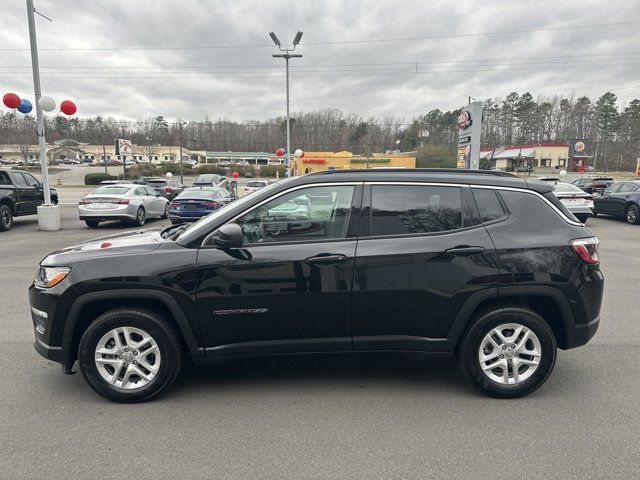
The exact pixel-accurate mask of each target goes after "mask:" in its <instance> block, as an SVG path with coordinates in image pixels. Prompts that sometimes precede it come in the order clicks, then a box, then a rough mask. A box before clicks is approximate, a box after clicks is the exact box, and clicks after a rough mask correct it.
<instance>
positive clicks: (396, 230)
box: [370, 185, 464, 236]
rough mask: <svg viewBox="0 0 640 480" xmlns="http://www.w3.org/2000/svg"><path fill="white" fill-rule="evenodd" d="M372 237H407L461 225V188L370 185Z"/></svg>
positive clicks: (442, 230)
mask: <svg viewBox="0 0 640 480" xmlns="http://www.w3.org/2000/svg"><path fill="white" fill-rule="evenodd" d="M371 195H372V199H371V207H372V208H371V228H370V232H371V235H373V236H377V235H407V234H420V233H436V232H446V231H450V230H457V229H460V228H462V227H463V226H464V222H463V215H462V189H461V188H459V187H439V186H429V185H424V186H423V185H373V186H372V193H371Z"/></svg>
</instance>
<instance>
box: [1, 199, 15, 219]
mask: <svg viewBox="0 0 640 480" xmlns="http://www.w3.org/2000/svg"><path fill="white" fill-rule="evenodd" d="M0 205H7V206H8V207H9V208H10V209H11V214H12V215H15V214H16V206H15V204H14V203H13V200H11V199H10V198H9V197H4V198H2V199H0Z"/></svg>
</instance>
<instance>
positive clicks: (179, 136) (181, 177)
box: [178, 122, 187, 184]
mask: <svg viewBox="0 0 640 480" xmlns="http://www.w3.org/2000/svg"><path fill="white" fill-rule="evenodd" d="M186 124H187V122H178V132H179V133H178V142H179V145H180V183H181V184H183V183H184V175H183V173H182V126H183V125H186Z"/></svg>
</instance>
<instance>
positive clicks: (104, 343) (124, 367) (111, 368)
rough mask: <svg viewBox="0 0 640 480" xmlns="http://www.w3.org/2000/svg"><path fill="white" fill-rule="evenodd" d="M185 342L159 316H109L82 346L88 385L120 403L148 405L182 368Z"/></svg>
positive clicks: (121, 312)
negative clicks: (148, 401) (183, 344)
mask: <svg viewBox="0 0 640 480" xmlns="http://www.w3.org/2000/svg"><path fill="white" fill-rule="evenodd" d="M183 356H184V354H183V351H182V346H181V342H180V337H179V336H178V334H177V333H176V331H175V330H174V328H173V327H172V325H171V324H170V323H169V321H168V320H167V319H165V318H163V317H162V316H161V315H158V314H157V313H154V312H150V311H147V310H142V309H135V308H120V309H115V310H111V311H108V312H106V313H104V314H102V315H101V316H100V317H98V318H97V319H96V320H94V321H93V322H92V323H91V325H89V327H88V328H87V330H86V331H85V332H84V334H83V335H82V339H81V340H80V345H79V351H78V360H79V365H80V371H81V372H82V375H83V376H84V378H85V380H86V381H87V382H88V383H89V385H90V386H91V388H93V389H94V390H95V391H96V392H98V393H99V394H100V395H102V396H104V397H106V398H108V399H110V400H114V401H116V402H127V403H131V402H143V401H146V400H150V399H151V398H153V397H155V396H156V395H159V394H160V393H161V392H163V391H164V390H166V389H167V388H169V387H170V386H171V384H172V383H173V382H174V381H175V379H176V378H177V376H178V373H179V372H180V369H181V368H182V363H183Z"/></svg>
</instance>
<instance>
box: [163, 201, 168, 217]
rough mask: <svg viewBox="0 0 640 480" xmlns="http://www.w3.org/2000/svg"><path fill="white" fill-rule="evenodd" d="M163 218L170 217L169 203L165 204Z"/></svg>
mask: <svg viewBox="0 0 640 480" xmlns="http://www.w3.org/2000/svg"><path fill="white" fill-rule="evenodd" d="M162 218H163V219H166V218H169V204H168V203H167V204H166V205H165V206H164V213H163V214H162Z"/></svg>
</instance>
